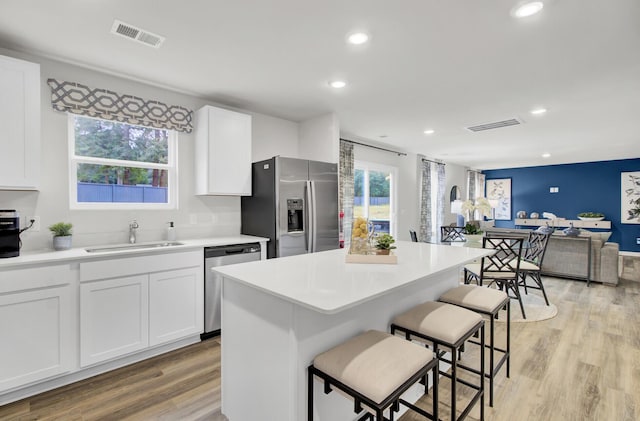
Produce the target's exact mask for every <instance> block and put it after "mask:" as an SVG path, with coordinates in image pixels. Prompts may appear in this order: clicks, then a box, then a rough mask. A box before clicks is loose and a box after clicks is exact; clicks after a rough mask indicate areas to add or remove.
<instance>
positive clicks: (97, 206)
mask: <svg viewBox="0 0 640 421" xmlns="http://www.w3.org/2000/svg"><path fill="white" fill-rule="evenodd" d="M67 115H68V117H67V128H68V142H69V152H68V157H69V160H68V162H69V208H70V209H73V210H115V209H120V210H129V209H136V210H167V209H178V147H177V144H178V132H176V131H175V130H167V129H160V130H165V131H166V132H167V134H168V136H167V148H168V156H167V163H166V164H156V163H153V162H140V161H127V160H121V159H111V158H95V157H87V156H82V155H80V156H78V155H76V154H75V147H76V142H75V119H76V117H82V118H91V119H94V120H103V121H111V120H105V119H103V118H96V117H90V116H84V115H78V114H73V113H67ZM117 123H118V122H117ZM124 124H128V123H124ZM131 126H139V127H145V126H140V125H138V124H131ZM78 164H94V165H112V166H119V167H131V168H145V169H162V170H166V171H167V203H140V202H78Z"/></svg>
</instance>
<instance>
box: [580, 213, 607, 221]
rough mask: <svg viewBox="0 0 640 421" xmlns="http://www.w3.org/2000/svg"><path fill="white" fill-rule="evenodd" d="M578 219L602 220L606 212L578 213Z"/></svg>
mask: <svg viewBox="0 0 640 421" xmlns="http://www.w3.org/2000/svg"><path fill="white" fill-rule="evenodd" d="M578 219H580V220H582V221H602V220H603V219H604V213H600V212H581V213H579V214H578Z"/></svg>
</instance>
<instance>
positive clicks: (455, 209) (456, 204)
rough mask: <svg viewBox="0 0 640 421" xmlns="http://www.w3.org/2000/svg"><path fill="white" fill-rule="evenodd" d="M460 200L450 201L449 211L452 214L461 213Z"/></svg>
mask: <svg viewBox="0 0 640 421" xmlns="http://www.w3.org/2000/svg"><path fill="white" fill-rule="evenodd" d="M462 203H463V202H462V200H460V199H458V200H454V201H453V202H451V213H453V214H454V215H460V214H461V213H462Z"/></svg>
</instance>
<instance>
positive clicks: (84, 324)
mask: <svg viewBox="0 0 640 421" xmlns="http://www.w3.org/2000/svg"><path fill="white" fill-rule="evenodd" d="M148 345H149V282H148V276H147V275H138V276H130V277H122V278H115V279H109V280H104V281H96V282H89V283H84V284H81V285H80V365H81V366H82V367H84V366H87V365H91V364H95V363H98V362H101V361H105V360H108V359H111V358H115V357H118V356H121V355H125V354H128V353H131V352H134V351H138V350H141V349H144V348H146V347H147V346H148Z"/></svg>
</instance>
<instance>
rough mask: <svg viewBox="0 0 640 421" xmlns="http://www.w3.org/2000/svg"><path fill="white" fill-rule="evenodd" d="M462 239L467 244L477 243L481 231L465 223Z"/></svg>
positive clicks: (473, 225)
mask: <svg viewBox="0 0 640 421" xmlns="http://www.w3.org/2000/svg"><path fill="white" fill-rule="evenodd" d="M462 233H463V234H464V238H465V239H466V240H467V241H469V242H472V243H473V242H479V241H480V239H481V238H482V234H483V232H482V230H481V229H480V228H479V227H478V226H477V225H475V224H470V223H467V224H466V225H465V226H464V230H462Z"/></svg>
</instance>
